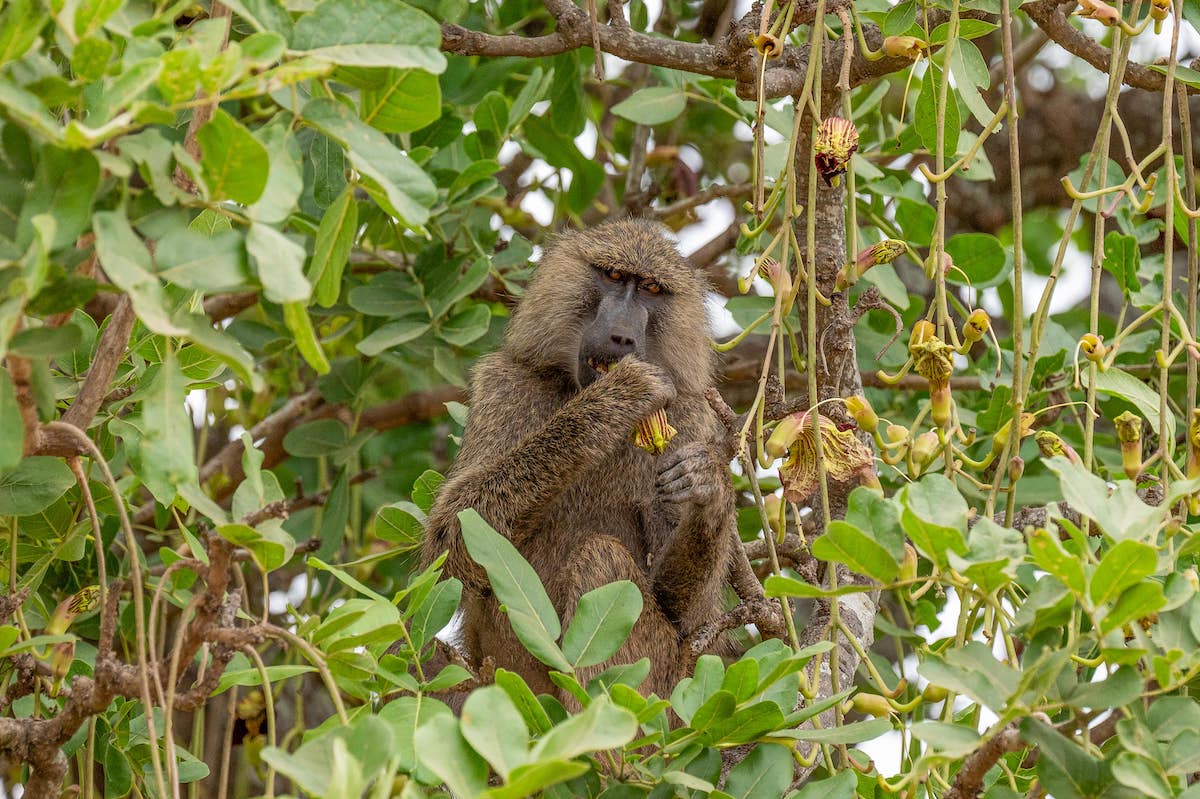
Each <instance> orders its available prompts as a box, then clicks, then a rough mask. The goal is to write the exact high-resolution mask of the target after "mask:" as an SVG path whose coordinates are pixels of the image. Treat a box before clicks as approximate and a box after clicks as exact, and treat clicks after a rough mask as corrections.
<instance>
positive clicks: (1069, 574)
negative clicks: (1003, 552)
mask: <svg viewBox="0 0 1200 799" xmlns="http://www.w3.org/2000/svg"><path fill="white" fill-rule="evenodd" d="M1029 554H1030V555H1032V556H1033V561H1034V563H1036V564H1037V565H1038V566H1040V567H1041V568H1043V569H1045V570H1046V571H1047V572H1049V573H1050V574H1053V575H1054V576H1055V577H1057V578H1058V579H1059V580H1061V581H1062V582H1063V584H1064V585H1065V586H1067V587H1068V588H1070V589H1071V590H1072V591H1073V592H1074V593H1075V595H1076V596H1083V592H1084V577H1083V564H1082V563H1081V562H1080V560H1079V558H1077V557H1075V556H1074V555H1071V554H1069V553H1068V552H1066V551H1064V550H1063V548H1062V545H1061V544H1060V543H1059V540H1058V536H1056V535H1055V534H1053V533H1051V532H1050V531H1049V530H1047V529H1046V528H1044V527H1039V528H1038V529H1036V530H1034V531H1033V532H1032V533H1030V535H1029Z"/></svg>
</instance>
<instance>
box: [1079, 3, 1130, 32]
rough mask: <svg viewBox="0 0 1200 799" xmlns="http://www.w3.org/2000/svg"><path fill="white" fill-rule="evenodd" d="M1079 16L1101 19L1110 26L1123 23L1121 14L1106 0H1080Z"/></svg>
mask: <svg viewBox="0 0 1200 799" xmlns="http://www.w3.org/2000/svg"><path fill="white" fill-rule="evenodd" d="M1079 16H1081V17H1084V18H1085V19H1094V20H1099V21H1100V22H1102V23H1104V24H1105V25H1107V26H1108V27H1110V28H1115V27H1116V26H1117V25H1119V24H1121V15H1120V13H1118V12H1117V10H1116V9H1115V8H1113V7H1112V6H1110V5H1109V4H1108V3H1105V2H1104V0H1079Z"/></svg>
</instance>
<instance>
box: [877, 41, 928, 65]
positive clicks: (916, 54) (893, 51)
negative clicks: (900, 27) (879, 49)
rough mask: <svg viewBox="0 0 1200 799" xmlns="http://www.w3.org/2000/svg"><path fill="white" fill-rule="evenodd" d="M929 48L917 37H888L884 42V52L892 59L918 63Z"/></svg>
mask: <svg viewBox="0 0 1200 799" xmlns="http://www.w3.org/2000/svg"><path fill="white" fill-rule="evenodd" d="M927 47H928V45H927V44H925V42H923V41H921V40H920V39H918V38H917V37H916V36H888V37H886V38H884V40H883V52H884V54H885V55H887V56H889V57H890V58H907V59H910V60H912V61H916V60H917V59H918V58H920V57H921V53H923V52H924V51H925V49H926V48H927Z"/></svg>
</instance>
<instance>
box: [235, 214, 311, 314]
mask: <svg viewBox="0 0 1200 799" xmlns="http://www.w3.org/2000/svg"><path fill="white" fill-rule="evenodd" d="M246 251H247V252H249V253H250V257H251V258H252V259H253V260H254V262H255V266H256V268H257V269H258V279H259V281H261V282H262V284H263V294H264V295H266V298H267V299H268V300H270V301H271V302H277V303H280V304H284V303H289V302H298V303H305V304H307V303H308V300H309V298H310V297H311V296H312V286H310V285H309V284H308V280H307V279H305V277H304V257H305V253H304V248H303V247H301V246H300V245H299V244H297V243H296V242H294V241H292V240H291V239H290V238H288V237H287V236H285V235H283V234H282V233H280V232H279V231H278V230H276V229H275V228H273V227H271V226H270V225H263V224H260V223H258V222H252V223H251V224H250V232H249V233H247V234H246Z"/></svg>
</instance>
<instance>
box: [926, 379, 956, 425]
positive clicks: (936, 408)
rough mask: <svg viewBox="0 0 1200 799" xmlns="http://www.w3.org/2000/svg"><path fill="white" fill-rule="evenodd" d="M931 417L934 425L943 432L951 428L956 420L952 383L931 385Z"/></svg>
mask: <svg viewBox="0 0 1200 799" xmlns="http://www.w3.org/2000/svg"><path fill="white" fill-rule="evenodd" d="M929 417H930V418H931V419H932V420H933V423H934V424H935V425H937V426H938V427H940V428H942V429H943V430H944V429H946V428H948V427H949V426H950V422H951V421H952V420H953V419H954V395H953V394H952V393H951V392H950V383H949V382H946V383H940V384H937V385H934V383H932V382H930V384H929Z"/></svg>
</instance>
